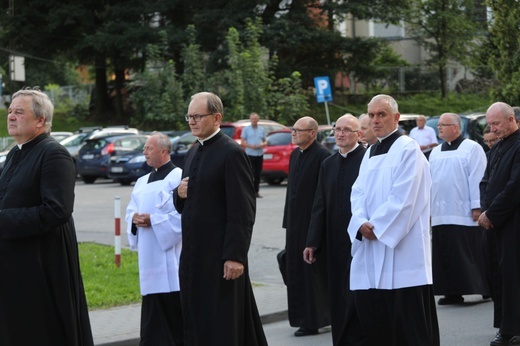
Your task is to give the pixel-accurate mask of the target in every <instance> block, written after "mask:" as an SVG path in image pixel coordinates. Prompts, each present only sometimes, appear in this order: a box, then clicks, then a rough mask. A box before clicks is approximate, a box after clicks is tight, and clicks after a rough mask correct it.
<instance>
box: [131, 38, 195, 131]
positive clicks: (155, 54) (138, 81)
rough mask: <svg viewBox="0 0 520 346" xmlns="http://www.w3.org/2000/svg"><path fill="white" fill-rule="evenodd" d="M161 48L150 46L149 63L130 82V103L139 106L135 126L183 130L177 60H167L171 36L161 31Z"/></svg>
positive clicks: (182, 107) (183, 108)
mask: <svg viewBox="0 0 520 346" xmlns="http://www.w3.org/2000/svg"><path fill="white" fill-rule="evenodd" d="M159 36H160V38H161V43H160V45H148V47H147V56H148V57H149V60H148V64H147V66H146V68H145V70H144V72H142V73H139V74H137V75H136V76H135V80H134V81H133V82H132V83H130V90H131V94H130V100H131V101H132V102H133V104H134V107H135V110H136V112H135V115H134V117H133V119H132V121H133V123H134V124H137V125H138V126H140V127H143V128H148V129H161V128H174V129H178V128H181V127H182V126H183V125H184V124H185V119H184V117H183V115H184V113H185V104H184V97H183V88H182V83H181V82H180V81H179V80H178V79H179V78H178V77H177V74H176V72H175V63H174V62H173V60H167V59H165V54H167V53H166V52H167V36H166V33H165V32H164V31H161V32H159Z"/></svg>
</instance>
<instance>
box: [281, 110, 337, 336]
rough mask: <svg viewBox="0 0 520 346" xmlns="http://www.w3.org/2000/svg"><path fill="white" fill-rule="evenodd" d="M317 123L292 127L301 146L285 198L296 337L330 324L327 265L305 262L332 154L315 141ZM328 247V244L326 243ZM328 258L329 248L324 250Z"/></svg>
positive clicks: (291, 317)
mask: <svg viewBox="0 0 520 346" xmlns="http://www.w3.org/2000/svg"><path fill="white" fill-rule="evenodd" d="M317 131H318V123H317V122H316V120H314V119H313V118H311V117H303V118H300V119H299V120H298V121H296V123H295V124H294V127H293V128H292V142H293V144H296V145H298V148H296V149H295V150H294V151H293V152H292V153H291V158H290V161H289V180H288V183H287V195H286V198H285V210H284V216H283V228H285V229H286V230H287V232H286V242H285V250H286V261H287V262H286V284H287V301H288V308H289V323H290V325H291V326H292V327H299V329H298V330H297V331H296V332H295V333H294V335H295V336H306V335H313V334H317V333H318V329H319V328H321V327H325V326H328V325H330V299H329V287H328V286H329V285H328V277H327V262H326V261H318V262H316V263H315V264H313V265H309V264H307V263H305V262H304V260H303V255H302V254H303V250H304V249H305V247H306V242H307V233H308V230H309V223H310V219H311V213H312V204H313V202H314V195H315V193H316V186H317V185H318V175H319V172H320V166H321V163H322V162H323V160H325V159H326V158H327V157H329V156H330V152H329V151H328V150H327V149H326V148H325V147H324V146H323V145H321V144H320V143H318V142H317V141H316V133H317ZM324 245H325V244H324ZM321 252H322V254H323V256H327V250H326V246H323V247H322V249H321Z"/></svg>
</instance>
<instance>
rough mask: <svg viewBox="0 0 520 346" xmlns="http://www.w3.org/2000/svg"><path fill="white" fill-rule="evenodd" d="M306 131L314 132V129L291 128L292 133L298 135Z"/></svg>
mask: <svg viewBox="0 0 520 346" xmlns="http://www.w3.org/2000/svg"><path fill="white" fill-rule="evenodd" d="M305 131H312V129H295V128H294V127H293V128H291V132H296V134H298V133H302V132H305Z"/></svg>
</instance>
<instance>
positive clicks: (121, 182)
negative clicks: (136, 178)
mask: <svg viewBox="0 0 520 346" xmlns="http://www.w3.org/2000/svg"><path fill="white" fill-rule="evenodd" d="M118 182H119V184H121V185H123V186H128V185H130V184H132V180H131V179H119V180H118Z"/></svg>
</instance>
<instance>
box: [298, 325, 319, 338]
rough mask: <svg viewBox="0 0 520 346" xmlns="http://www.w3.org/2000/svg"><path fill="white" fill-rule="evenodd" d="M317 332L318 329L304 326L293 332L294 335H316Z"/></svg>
mask: <svg viewBox="0 0 520 346" xmlns="http://www.w3.org/2000/svg"><path fill="white" fill-rule="evenodd" d="M318 333H319V332H318V329H308V328H305V327H301V328H300V329H298V330H297V331H295V332H294V336H307V335H316V334H318Z"/></svg>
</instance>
